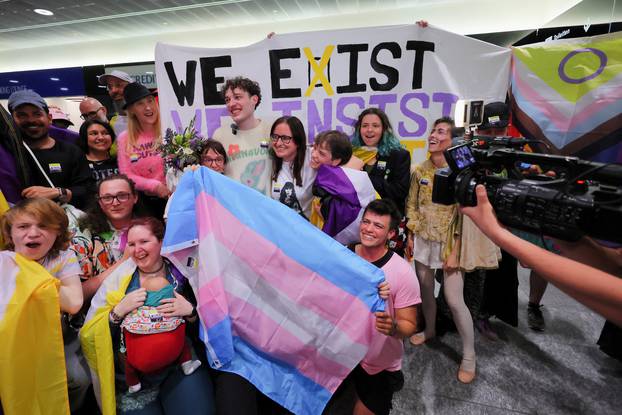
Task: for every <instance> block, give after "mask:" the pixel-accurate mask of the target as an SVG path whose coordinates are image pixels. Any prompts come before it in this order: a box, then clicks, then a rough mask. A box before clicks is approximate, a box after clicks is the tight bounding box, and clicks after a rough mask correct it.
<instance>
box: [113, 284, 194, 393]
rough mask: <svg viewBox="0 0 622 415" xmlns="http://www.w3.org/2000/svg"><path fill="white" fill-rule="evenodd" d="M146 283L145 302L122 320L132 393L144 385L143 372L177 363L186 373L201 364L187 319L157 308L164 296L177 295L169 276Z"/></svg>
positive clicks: (127, 370)
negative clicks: (189, 336) (192, 346)
mask: <svg viewBox="0 0 622 415" xmlns="http://www.w3.org/2000/svg"><path fill="white" fill-rule="evenodd" d="M142 287H143V288H145V289H146V290H147V299H146V300H145V303H144V305H142V306H141V307H138V308H137V309H136V310H134V311H132V312H131V313H129V314H128V315H127V316H125V318H124V319H123V322H122V323H121V329H122V340H123V341H124V348H125V353H126V359H125V380H126V382H127V385H128V387H129V389H128V390H129V392H130V393H134V392H138V391H139V390H140V389H141V383H140V377H139V375H140V374H141V373H143V374H153V373H158V372H160V371H162V370H163V369H165V368H166V367H168V366H169V365H171V364H173V363H177V364H180V365H181V370H182V371H183V372H184V374H185V375H190V374H192V373H193V372H194V371H195V370H196V369H197V368H198V367H199V366H200V365H201V362H200V361H199V360H192V353H191V351H190V346H189V345H188V344H187V343H186V323H185V321H184V319H183V318H181V317H165V316H162V315H161V314H160V312H159V311H158V310H157V308H156V307H157V306H159V305H160V300H163V299H165V298H174V297H175V293H174V287H173V285H172V284H171V283H170V282H169V281H168V280H167V279H166V278H165V277H151V278H148V279H146V280H144V281H143V283H142ZM122 351H123V347H122Z"/></svg>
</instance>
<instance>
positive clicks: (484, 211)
mask: <svg viewBox="0 0 622 415" xmlns="http://www.w3.org/2000/svg"><path fill="white" fill-rule="evenodd" d="M475 195H476V196H477V206H473V207H465V206H461V207H460V213H462V214H463V215H466V216H468V217H469V218H471V220H472V221H473V222H475V224H476V225H477V227H478V228H479V229H480V230H481V231H482V232H484V234H485V235H486V236H488V237H489V238H491V239H493V235H494V234H495V232H497V231H499V230H500V229H503V227H502V226H501V224H499V221H498V220H497V217H496V216H495V211H494V210H493V209H492V205H491V204H490V201H489V200H488V194H487V193H486V188H485V187H484V185H482V184H478V185H477V187H476V188H475Z"/></svg>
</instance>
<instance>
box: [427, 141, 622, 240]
mask: <svg viewBox="0 0 622 415" xmlns="http://www.w3.org/2000/svg"><path fill="white" fill-rule="evenodd" d="M495 140H496V141H495ZM513 140H514V139H506V138H498V139H487V141H486V142H485V143H484V145H482V142H481V140H473V141H472V142H468V143H464V144H460V145H457V146H453V147H450V148H448V149H447V150H445V152H444V154H445V159H446V161H447V164H448V166H449V167H448V168H444V169H439V170H437V171H436V173H435V175H434V187H433V191H432V201H433V202H434V203H440V204H444V205H450V204H454V203H459V204H460V205H463V206H475V205H476V204H477V199H476V194H475V187H476V186H477V185H478V184H483V185H485V186H486V191H487V193H488V199H489V200H490V203H491V204H492V206H493V208H494V210H495V213H496V215H497V218H498V219H499V221H500V222H501V223H503V224H504V225H506V226H510V227H513V228H517V229H521V230H525V231H529V232H533V233H536V234H541V235H547V236H551V237H555V238H559V239H564V240H569V241H574V240H577V239H579V238H580V237H582V236H583V235H587V236H591V237H594V238H597V239H602V240H606V241H611V242H617V243H622V232H621V229H622V227H621V224H622V165H619V164H604V163H595V162H589V161H585V160H581V159H579V158H576V157H565V156H555V155H549V154H537V153H527V152H523V151H518V150H516V149H515V148H506V147H516V146H517V143H519V144H520V143H521V141H520V140H521V139H518V140H516V141H513ZM506 141H507V143H506ZM527 141H528V140H524V139H523V142H522V145H524V143H526V142H527ZM532 165H533V166H538V167H539V168H541V169H543V170H544V171H547V172H549V174H548V175H546V174H528V175H526V173H527V172H528V171H529V170H528V169H527V167H528V166H532Z"/></svg>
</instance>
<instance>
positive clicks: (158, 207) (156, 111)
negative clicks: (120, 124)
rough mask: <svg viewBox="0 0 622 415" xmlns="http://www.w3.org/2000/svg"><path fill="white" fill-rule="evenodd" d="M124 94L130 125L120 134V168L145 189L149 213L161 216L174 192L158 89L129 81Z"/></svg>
mask: <svg viewBox="0 0 622 415" xmlns="http://www.w3.org/2000/svg"><path fill="white" fill-rule="evenodd" d="M123 94H124V98H125V108H126V109H127V112H128V125H127V131H124V132H123V133H121V135H120V136H119V143H118V153H117V159H118V162H119V171H120V172H121V173H123V174H125V175H127V176H128V177H129V178H130V179H132V181H134V183H136V189H138V190H139V191H140V192H141V193H144V196H145V199H146V206H147V207H148V209H149V210H150V213H151V214H152V215H153V216H155V217H157V218H162V215H163V212H164V207H165V205H166V200H167V199H168V197H169V196H170V194H171V192H170V190H169V189H168V187H166V179H165V173H164V160H163V158H162V154H161V152H160V150H159V146H160V143H161V141H162V133H161V130H160V107H159V106H158V102H157V101H156V99H155V93H153V92H151V91H149V89H147V88H146V87H145V86H143V85H141V84H138V83H136V82H133V83H131V84H128V85H127V86H126V87H125V91H124V93H123Z"/></svg>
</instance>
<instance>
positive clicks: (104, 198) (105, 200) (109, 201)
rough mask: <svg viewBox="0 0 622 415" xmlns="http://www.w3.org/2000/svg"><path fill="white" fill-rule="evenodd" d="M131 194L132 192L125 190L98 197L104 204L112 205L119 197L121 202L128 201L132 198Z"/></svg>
mask: <svg viewBox="0 0 622 415" xmlns="http://www.w3.org/2000/svg"><path fill="white" fill-rule="evenodd" d="M130 196H131V194H129V193H127V192H123V193H117V194H116V195H103V196H99V197H98V199H99V201H100V202H102V203H103V204H105V205H110V204H112V202H113V201H114V200H115V199H117V201H118V202H119V203H123V202H127V201H128V200H130Z"/></svg>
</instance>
